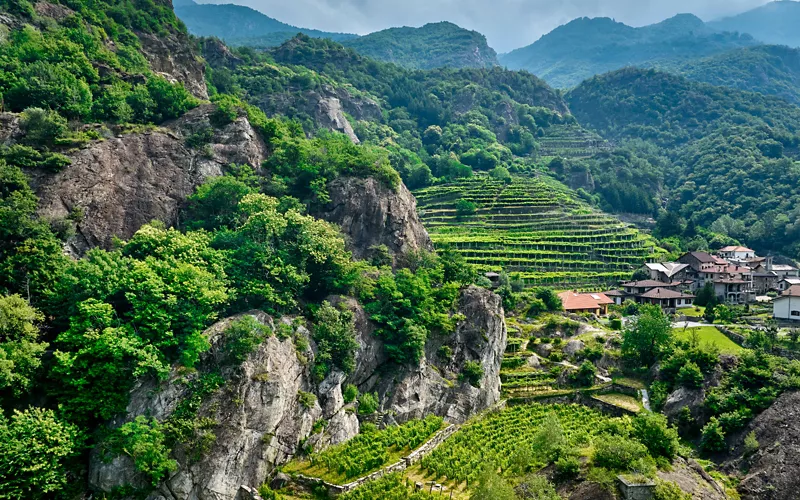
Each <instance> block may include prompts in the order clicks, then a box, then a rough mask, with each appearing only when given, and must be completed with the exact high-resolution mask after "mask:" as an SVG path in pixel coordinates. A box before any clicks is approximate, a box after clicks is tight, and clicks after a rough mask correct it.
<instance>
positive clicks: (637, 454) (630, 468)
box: [592, 436, 652, 472]
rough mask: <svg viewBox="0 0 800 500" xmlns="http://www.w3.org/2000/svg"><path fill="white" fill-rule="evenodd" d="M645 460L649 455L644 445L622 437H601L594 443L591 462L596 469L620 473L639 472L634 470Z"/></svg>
mask: <svg viewBox="0 0 800 500" xmlns="http://www.w3.org/2000/svg"><path fill="white" fill-rule="evenodd" d="M647 458H649V455H648V454H647V447H646V446H645V445H643V444H642V443H640V442H639V441H636V440H632V439H629V438H626V437H623V436H603V437H602V438H601V439H598V440H596V441H595V443H594V454H593V455H592V461H593V463H594V465H595V466H597V467H604V468H606V469H611V470H615V471H620V472H640V471H637V470H636V468H637V467H640V465H641V464H640V462H641V461H642V460H646V459H647ZM650 460H651V461H652V459H650Z"/></svg>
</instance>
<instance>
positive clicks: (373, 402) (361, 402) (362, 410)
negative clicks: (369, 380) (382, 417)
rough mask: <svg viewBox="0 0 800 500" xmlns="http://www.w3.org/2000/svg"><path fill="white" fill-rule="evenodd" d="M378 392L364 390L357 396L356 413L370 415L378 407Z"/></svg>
mask: <svg viewBox="0 0 800 500" xmlns="http://www.w3.org/2000/svg"><path fill="white" fill-rule="evenodd" d="M380 404H381V402H380V400H379V399H378V393H377V392H376V393H371V392H365V393H363V394H361V395H360V396H358V413H359V414H360V415H372V414H373V413H375V412H376V411H378V408H380Z"/></svg>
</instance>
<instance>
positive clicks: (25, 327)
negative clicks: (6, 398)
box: [0, 295, 48, 397]
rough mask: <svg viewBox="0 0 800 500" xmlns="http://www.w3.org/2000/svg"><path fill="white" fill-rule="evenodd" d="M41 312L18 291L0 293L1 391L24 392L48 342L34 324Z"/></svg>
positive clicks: (28, 387)
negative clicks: (14, 292) (43, 339)
mask: <svg viewBox="0 0 800 500" xmlns="http://www.w3.org/2000/svg"><path fill="white" fill-rule="evenodd" d="M42 320H44V316H43V315H42V314H41V313H40V312H39V311H37V310H36V309H34V308H32V307H31V306H30V305H28V303H27V302H26V301H25V300H23V299H22V297H20V296H19V295H11V296H0V392H6V391H8V392H10V393H11V395H12V396H15V397H19V396H21V395H23V394H24V393H25V392H27V391H28V390H29V389H30V388H31V385H32V383H33V378H34V376H35V374H36V372H37V371H38V369H39V367H40V366H41V364H42V360H41V358H42V353H44V350H45V349H46V348H47V346H48V344H47V343H45V342H42V341H41V339H40V335H39V328H38V327H37V326H36V324H37V323H40V322H41V321H42Z"/></svg>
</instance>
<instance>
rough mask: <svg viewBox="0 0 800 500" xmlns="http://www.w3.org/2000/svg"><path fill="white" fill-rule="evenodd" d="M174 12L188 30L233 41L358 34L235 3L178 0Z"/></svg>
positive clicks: (269, 44)
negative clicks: (286, 18)
mask: <svg viewBox="0 0 800 500" xmlns="http://www.w3.org/2000/svg"><path fill="white" fill-rule="evenodd" d="M175 14H176V15H177V16H178V17H179V18H180V20H181V21H183V22H184V24H186V28H187V29H188V30H189V33H191V34H193V35H196V36H215V37H217V38H220V39H222V40H225V41H226V42H227V43H228V44H230V45H250V46H264V47H274V46H277V45H280V44H281V43H283V42H285V41H286V40H288V39H290V38H292V37H293V36H295V35H297V34H298V33H304V34H306V35H308V36H312V37H315V38H330V39H332V40H346V39H349V38H356V37H357V36H358V35H351V34H347V33H329V32H326V31H319V30H312V29H306V28H298V27H296V26H292V25H290V24H286V23H282V22H280V21H278V20H277V19H273V18H271V17H269V16H266V15H264V14H262V13H261V12H259V11H257V10H255V9H251V8H250V7H244V6H242V5H234V4H198V3H195V2H194V1H192V0H180V1H177V2H175Z"/></svg>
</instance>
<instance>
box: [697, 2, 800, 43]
mask: <svg viewBox="0 0 800 500" xmlns="http://www.w3.org/2000/svg"><path fill="white" fill-rule="evenodd" d="M798 25H800V2H796V1H789V0H784V1H777V2H770V3H768V4H766V5H763V6H761V7H758V8H755V9H753V10H749V11H747V12H743V13H741V14H739V15H736V16H731V17H726V18H724V19H719V20H717V21H712V22H710V23H708V26H709V27H711V28H713V29H716V30H720V31H738V32H740V33H750V34H751V35H753V36H754V37H755V38H757V39H758V40H761V41H763V42H766V43H774V44H776V45H788V46H790V47H800V30H798V29H797V27H798Z"/></svg>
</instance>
